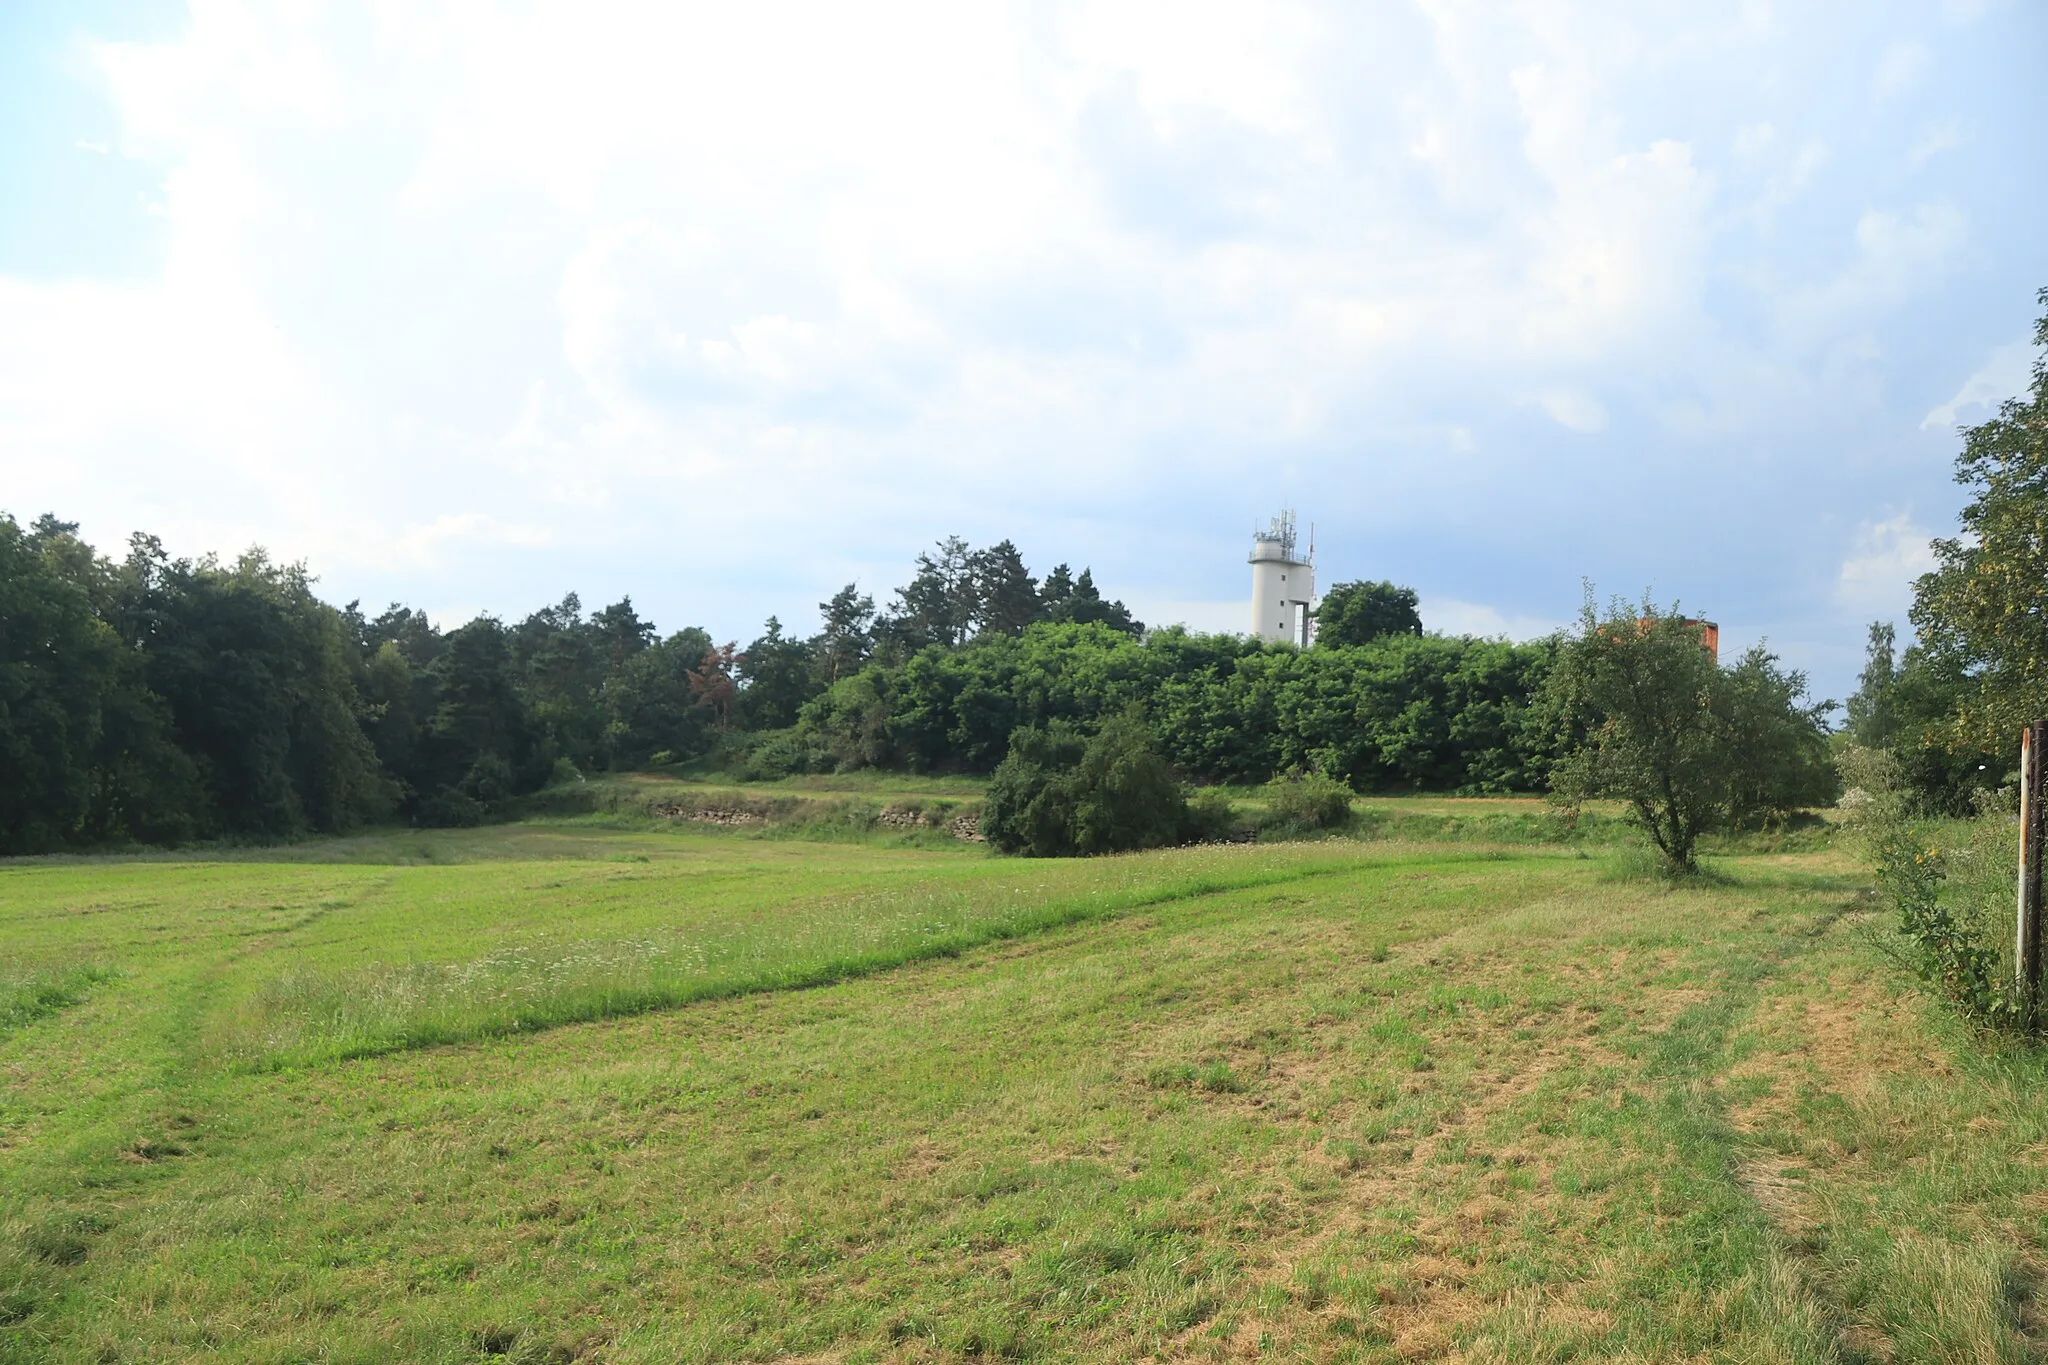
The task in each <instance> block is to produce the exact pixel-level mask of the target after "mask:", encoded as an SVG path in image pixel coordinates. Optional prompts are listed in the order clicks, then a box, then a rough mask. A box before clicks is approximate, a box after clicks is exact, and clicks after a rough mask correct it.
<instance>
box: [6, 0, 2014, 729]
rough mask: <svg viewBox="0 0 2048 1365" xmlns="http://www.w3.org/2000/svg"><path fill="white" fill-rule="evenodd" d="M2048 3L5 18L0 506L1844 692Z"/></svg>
mask: <svg viewBox="0 0 2048 1365" xmlns="http://www.w3.org/2000/svg"><path fill="white" fill-rule="evenodd" d="M2044 77H2048V8H2044V7H2042V6H2040V5H2038V4H2034V3H2021V2H2018V0H2015V2H2013V3H2003V4H2001V3H1998V0H1982V2H1981V3H1965V2H1964V0H1949V2H1948V3H1925V4H1894V3H1885V0H1855V3H1828V2H1827V0H1803V2H1802V3H1797V4H1790V3H1787V4H1772V3H1766V2H1765V0H1742V2H1739V3H1718V0H1685V2H1684V3H1661V2H1659V0H1625V2H1617V3H1561V2H1558V0H1519V2H1518V0H1485V2H1484V3H1482V2H1481V0H1469V2H1466V0H1415V2H1413V3H1400V2H1399V0H1386V3H1375V4H1371V5H1362V4H1358V3H1355V0H1353V2H1350V3H1330V4H1322V3H1292V2H1291V0H1260V2H1259V3H1255V4H1239V5H1223V4H1212V3H1205V2H1204V0H1170V2H1169V3H1135V2H1125V0H1114V2H1111V0H1072V2H1071V3H1067V2H1065V0H1037V2H1036V3H1027V4H1017V5H1006V4H997V3H974V2H973V0H940V2H939V3H930V4H926V3H901V2H900V0H869V3H865V4H861V5H847V4H843V3H822V4H795V3H780V2H779V0H750V3H748V4H744V5H734V4H729V3H723V4H704V5H695V4H687V3H660V4H645V5H629V4H613V3H605V2H604V0H565V2H562V3H557V0H518V2H517V3H505V4H494V3H490V0H445V2H443V0H362V2H361V3H354V4H345V3H320V2H319V0H275V3H257V2H256V0H189V2H188V3H178V2H177V0H128V2H126V3H123V2H122V0H63V3H58V2H57V0H7V3H6V4H0V510H4V511H7V512H11V513H12V514H14V515H15V516H16V517H18V518H21V519H24V520H25V519H27V518H29V517H32V516H34V515H37V514H39V513H42V512H45V511H49V512H54V513H56V514H58V515H59V516H60V517H63V518H65V519H67V520H72V521H77V522H79V523H81V527H82V533H83V534H84V535H85V536H86V537H87V538H88V539H90V540H92V541H94V542H95V543H96V544H99V545H100V546H101V547H102V548H103V549H106V550H109V551H112V552H116V553H118V552H119V551H120V549H121V547H122V544H123V542H124V541H125V539H126V537H127V536H128V534H129V533H130V532H132V531H137V530H145V531H149V532H152V533H154V534H157V535H159V536H161V537H162V538H163V540H164V542H165V544H166V546H167V547H168V548H169V549H170V550H171V551H172V552H173V553H174V554H179V555H194V556H196V555H198V554H201V553H204V552H206V551H209V550H215V551H220V552H222V553H223V554H230V555H231V554H233V553H235V552H237V551H239V550H241V549H242V548H244V547H246V546H249V545H252V544H262V545H264V546H266V547H268V548H269V550H270V551H271V552H272V554H273V555H275V556H276V557H279V558H281V559H287V560H303V561H305V562H306V563H307V565H308V566H309V567H310V569H311V571H312V572H313V573H314V574H315V575H317V577H318V579H319V583H320V589H319V590H320V591H321V592H322V594H323V595H325V596H327V597H328V598H329V599H330V600H333V601H336V602H344V601H347V600H350V599H361V600H362V601H363V602H364V603H365V604H366V605H368V606H370V607H371V608H373V609H376V608H381V606H382V605H383V604H385V603H387V602H391V601H403V602H405V603H407V604H409V605H414V606H419V607H423V608H425V609H426V610H427V611H428V612H429V613H430V614H431V615H433V616H434V617H435V619H436V620H437V621H440V622H442V623H443V624H455V623H458V622H460V621H461V620H465V619H467V618H468V617H470V616H471V615H474V614H475V613H477V612H491V613H494V614H497V615H499V616H502V617H505V618H507V619H516V618H517V617H520V616H523V615H525V614H526V613H527V612H529V611H531V610H534V609H535V608H537V607H540V606H542V605H544V604H546V603H548V602H552V601H555V600H557V599H559V598H560V597H561V596H562V595H563V594H564V593H565V592H567V591H571V590H574V591H576V592H578V593H579V594H580V595H581V597H582V600H583V602H584V604H585V605H586V606H589V607H595V606H597V605H599V604H602V603H605V602H610V601H614V600H616V599H617V598H618V597H620V596H622V595H626V594H630V595H631V596H632V599H633V601H634V603H635V605H636V606H637V607H639V608H640V610H641V612H642V614H643V615H644V616H647V617H649V618H651V619H652V620H654V621H655V622H656V623H657V624H658V625H660V626H661V627H662V628H663V629H664V630H670V629H675V628H678V627H681V626H684V625H693V624H694V625H702V626H704V627H706V628H707V629H709V630H711V631H712V632H713V634H714V635H716V636H718V637H720V638H728V637H731V638H737V639H739V640H740V641H741V642H742V643H744V642H745V641H746V640H747V639H749V638H751V637H752V636H754V635H756V634H758V633H759V631H760V627H761V624H762V622H763V620H764V619H765V618H766V617H767V616H768V615H770V614H771V613H773V614H775V615H778V616H779V617H780V618H781V619H782V621H783V622H784V623H785V624H786V625H788V626H790V627H791V628H792V629H796V630H803V631H808V630H811V629H814V628H815V625H816V620H817V611H816V604H817V603H819V602H820V601H822V600H823V599H825V598H826V597H828V596H830V595H831V594H832V593H833V592H834V591H835V590H836V589H837V588H839V587H840V586H841V585H842V584H844V583H847V582H849V581H857V582H859V583H860V584H861V586H862V587H863V589H865V590H867V591H869V592H872V593H873V594H874V595H875V596H876V597H877V598H878V599H886V598H887V597H888V595H889V592H890V590H891V589H893V588H894V587H895V586H897V585H899V584H901V583H903V582H905V581H906V580H907V578H908V577H909V572H910V567H911V561H912V559H913V557H914V556H915V555H916V553H917V552H918V551H919V550H920V549H922V548H925V547H927V546H929V545H930V544H931V543H932V542H933V541H935V540H937V539H938V538H939V537H941V536H945V535H949V534H958V535H961V536H963V537H965V538H966V539H968V540H969V541H970V542H973V543H975V544H978V545H979V544H987V543H991V542H994V541H996V540H999V539H1002V538H1005V537H1007V538H1009V539H1011V540H1013V541H1015V543H1016V544H1017V545H1018V547H1019V548H1020V549H1021V550H1022V551H1023V554H1024V556H1025V558H1026V560H1027V562H1029V563H1030V564H1031V565H1032V566H1033V567H1034V568H1035V569H1037V570H1038V571H1040V572H1043V571H1044V570H1045V569H1047V568H1050V567H1051V566H1052V565H1053V564H1054V563H1056V562H1061V561H1065V562H1068V563H1071V564H1072V565H1074V566H1075V567H1076V568H1077V569H1078V568H1079V567H1080V566H1082V565H1089V566H1092V568H1093V569H1094V572H1095V576H1096V579H1097V581H1098V582H1099V583H1101V584H1102V585H1103V587H1104V588H1105V589H1106V590H1107V591H1108V592H1109V593H1111V594H1112V595H1115V596H1120V597H1122V598H1124V599H1125V600H1126V601H1127V602H1129V603H1130V604H1131V605H1132V607H1133V608H1134V609H1135V610H1136V611H1137V612H1138V614H1139V615H1140V616H1141V617H1143V618H1144V619H1146V620H1148V621H1151V622H1155V623H1166V622H1172V621H1183V622H1185V623H1187V624H1189V625H1190V626H1193V627H1195V628H1198V629H1211V630H1243V629H1245V628H1246V621H1245V617H1246V615H1247V613H1248V600H1249V570H1248V569H1247V567H1246V563H1245V557H1246V554H1247V552H1248V550H1249V548H1250V532H1251V530H1252V528H1253V527H1254V525H1255V524H1260V523H1262V522H1263V521H1264V520H1265V519H1266V518H1268V517H1270V516H1272V515H1273V514H1275V513H1276V512H1278V511H1280V510H1281V509H1282V508H1283V507H1285V508H1291V509H1293V510H1295V511H1296V513H1297V514H1298V516H1299V518H1300V520H1301V522H1302V523H1303V524H1304V525H1307V524H1310V523H1312V524H1313V526H1314V529H1315V541H1316V551H1317V563H1318V572H1319V577H1320V579H1321V582H1322V584H1323V585H1324V586H1325V587H1327V586H1328V585H1329V584H1331V583H1334V582H1338V581H1342V580H1346V579H1355V578H1371V579H1380V578H1390V579H1393V580H1395V581H1396V582H1399V583H1403V584H1408V585H1412V586H1413V587H1415V588H1416V589H1417V590H1418V592H1419V593H1420V594H1421V599H1422V612H1423V617H1424V621H1425V623H1426V624H1427V625H1428V626H1430V627H1431V628H1433V629H1442V630H1448V631H1454V632H1474V633H1479V634H1487V635H1496V634H1505V635H1508V636H1511V637H1514V638H1526V637H1528V636H1532V635H1537V634H1541V633H1544V632H1546V631H1548V630H1550V629H1553V628H1555V627H1556V626H1558V625H1560V624H1563V623H1566V622H1568V621H1569V620H1571V619H1572V618H1573V617H1574V615H1575V613H1576V612H1577V610H1578V607H1579V604H1580V602H1581V600H1582V596H1583V592H1584V584H1586V583H1587V582H1589V581H1590V582H1591V583H1592V584H1594V585H1595V586H1596V588H1597V590H1598V591H1599V592H1600V594H1601V595H1602V596H1605V595H1608V594H1612V593H1622V594H1627V595H1630V596H1636V595H1640V594H1641V593H1643V592H1645V591H1648V592H1649V593H1651V594H1653V595H1654V597H1655V598H1656V600H1657V601H1659V602H1660V603H1663V604H1667V605H1668V604H1671V603H1673V602H1676V603H1678V604H1679V605H1681V606H1682V607H1683V608H1684V609H1685V610H1687V611H1688V612H1689V613H1693V614H1697V615H1700V616H1705V617H1708V618H1711V619H1714V620H1716V621H1718V622H1719V623H1720V624H1721V626H1722V634H1723V644H1724V654H1725V653H1726V651H1727V650H1728V649H1729V648H1730V647H1734V648H1740V647H1744V646H1747V645H1748V644H1751V643H1754V642H1756V641H1759V640H1764V641H1767V642H1768V643H1769V645H1770V647H1771V648H1773V649H1774V650H1776V651H1777V652H1778V653H1779V654H1781V655H1782V656H1783V657H1784V658H1785V659H1786V660H1787V661H1788V662H1790V663H1791V664H1792V665H1794V666H1797V667H1800V668H1804V669H1806V670H1808V671H1809V672H1810V673H1811V675H1812V678H1813V681H1814V686H1815V690H1816V691H1817V692H1818V693H1819V694H1821V695H1828V696H1835V697H1841V696H1844V695H1846V693H1847V692H1848V691H1849V690H1850V689H1851V688H1852V687H1853V685H1854V676H1855V673H1856V670H1857V667H1858V665H1859V662H1860V659H1861V654H1862V647H1863V638H1864V631H1865V627H1866V625H1867V623H1868V622H1870V621H1871V620H1873V619H1880V618H1883V619H1893V620H1898V621H1900V623H1901V625H1902V626H1903V624H1904V623H1903V616H1904V609H1905V607H1906V604H1907V603H1908V602H1909V600H1910V584H1911V581H1912V579H1913V577H1914V576H1915V575H1916V574H1917V573H1919V572H1922V571H1924V570H1925V569H1926V568H1927V567H1928V565H1929V563H1930V558H1929V552H1928V548H1927V541H1928V538H1929V537H1930V536H1935V535H1942V534H1948V533H1950V532H1951V531H1952V530H1953V527H1954V524H1955V513H1956V510H1957V508H1958V506H1959V505H1960V501H1961V492H1960V490H1959V489H1958V488H1957V487H1956V486H1955V484H1954V483H1953V479H1952V470H1953V460H1954V456H1955V453H1956V451H1957V449H1958V447H1959V441H1958V438H1957V435H1956V429H1957V427H1958V426H1959V425H1967V424H1969V423H1973V422H1978V421H1982V420H1984V418H1986V417H1987V416H1989V415H1990V414H1991V413H1992V412H1993V411H1994V410H1995V408H1996V405H1997V403H1998V402H1999V401H2000V400H2001V399H2004V398H2007V397H2011V396H2013V395H2016V394H2018V393H2020V392H2022V391H2023V390H2024V389H2025V388H2026V386H2027V384H2028V378H2029V373H2030V368H2031V366H2032V364H2033V362H2034V352H2033V351H2032V349H2031V347H2030V345H2029V337H2030V335H2031V331H2032V323H2033V320H2034V318H2035V317H2036V316H2037V314H2038V313H2039V311H2040V308H2039V305H2038V304H2037V302H2036V299H2035V293H2036V291H2037V290H2038V289H2039V288H2041V287H2042V286H2044V285H2048V230H2044V228H2043V226H2042V225H2043V223H2044V222H2048V175H2044V172H2048V139H2044V138H2043V137H2042V135H2041V134H2042V131H2043V130H2044V129H2048V80H2044V79H2043V78H2044Z"/></svg>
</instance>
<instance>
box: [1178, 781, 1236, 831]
mask: <svg viewBox="0 0 2048 1365" xmlns="http://www.w3.org/2000/svg"><path fill="white" fill-rule="evenodd" d="M1244 831H1245V822H1244V821H1242V820H1240V819H1239V818H1238V815H1237V811H1236V810H1235V809H1233V808H1232V807H1231V804H1230V795H1229V793H1228V792H1225V791H1224V790H1223V789H1222V788H1221V787H1204V788H1203V789H1202V790H1201V791H1199V792H1196V793H1195V794H1194V795H1193V796H1191V797H1189V798H1188V813H1187V818H1186V820H1185V821H1183V823H1182V825H1181V832H1180V837H1181V842H1182V843H1185V844H1221V843H1231V842H1235V841H1236V840H1237V839H1238V837H1239V836H1240V835H1242V834H1243V833H1244Z"/></svg>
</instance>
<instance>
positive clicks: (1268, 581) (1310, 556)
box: [1251, 512, 1316, 648]
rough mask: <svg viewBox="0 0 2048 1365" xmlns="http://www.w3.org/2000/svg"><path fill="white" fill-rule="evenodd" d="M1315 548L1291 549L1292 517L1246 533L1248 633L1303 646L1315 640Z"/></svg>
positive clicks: (1281, 517)
mask: <svg viewBox="0 0 2048 1365" xmlns="http://www.w3.org/2000/svg"><path fill="white" fill-rule="evenodd" d="M1315 559H1316V549H1315V541H1314V538H1313V537H1311V538H1310V541H1309V548H1308V553H1307V554H1306V555H1300V554H1297V553H1296V552H1295V548H1294V513H1292V512H1282V513H1281V514H1280V515H1279V516H1277V517H1275V518H1273V520H1272V521H1271V522H1270V523H1269V524H1268V525H1267V527H1266V529H1265V530H1263V531H1254V532H1252V558H1251V564H1252V634H1253V635H1255V636H1257V637H1258V638H1259V639H1261V640H1271V641H1282V640H1284V641H1286V642H1287V643H1289V644H1292V645H1298V646H1301V647H1303V648H1306V647H1307V645H1308V643H1309V641H1311V640H1313V639H1314V638H1315V624H1314V618H1312V617H1311V616H1310V615H1309V612H1310V611H1311V610H1313V608H1314V605H1315V600H1316V564H1315Z"/></svg>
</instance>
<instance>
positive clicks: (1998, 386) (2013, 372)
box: [1920, 337, 2034, 431]
mask: <svg viewBox="0 0 2048 1365" xmlns="http://www.w3.org/2000/svg"><path fill="white" fill-rule="evenodd" d="M2033 378H2034V339H2033V338H2032V337H2021V338H2020V339H2019V340H2017V341H2011V342H2007V343H2006V344H2005V345H2003V346H2000V347H1998V348H1997V349H1996V350H1994V351H1993V352H1991V354H1990V355H1988V356H1986V357H1985V358H1984V363H1983V364H1982V365H1979V366H1978V367H1977V370H1976V372H1975V373H1974V374H1972V375H1971V376H1970V377H1969V378H1968V379H1965V380H1964V381H1963V386H1962V387H1961V388H1959V389H1957V390H1956V392H1955V396H1954V397H1953V398H1951V399H1949V400H1948V401H1947V402H1946V403H1943V404H1942V405H1941V406H1940V407H1938V408H1934V409H1933V410H1931V411H1930V412H1929V413H1928V414H1927V416H1926V417H1925V418H1924V419H1923V420H1922V421H1921V423H1920V428H1921V430H1923V431H1925V430H1929V429H1932V428H1944V429H1945V428H1948V427H1953V426H1955V425H1956V424H1957V423H1958V422H1959V421H1961V420H1962V414H1964V413H1973V414H1978V415H1985V416H1988V415H1989V413H1990V412H1991V411H1992V410H1993V409H1995V408H1997V406H1998V405H1999V404H2000V403H2002V402H2004V401H2005V400H2006V399H2008V398H2017V397H2019V396H2020V395H2021V394H2024V393H2025V392H2026V391H2027V388H2028V386H2029V385H2030V384H2031V383H2032V382H2033Z"/></svg>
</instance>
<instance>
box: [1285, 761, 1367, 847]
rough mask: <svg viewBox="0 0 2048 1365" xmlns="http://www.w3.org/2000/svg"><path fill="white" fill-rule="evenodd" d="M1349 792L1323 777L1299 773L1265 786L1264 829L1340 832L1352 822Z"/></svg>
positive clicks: (1347, 787) (1287, 831)
mask: <svg viewBox="0 0 2048 1365" xmlns="http://www.w3.org/2000/svg"><path fill="white" fill-rule="evenodd" d="M1351 797H1352V791H1351V788H1350V787H1349V786H1348V785H1346V784H1345V783H1342V782H1339V781H1338V780H1337V779H1336V778H1334V777H1330V776H1327V775H1325V774H1323V773H1314V772H1311V773H1304V772H1301V771H1299V770H1296V771H1294V772H1290V773H1287V774H1284V775H1283V776H1280V777H1276V778H1274V779H1273V780H1272V781H1271V782H1268V783H1267V784H1266V823H1265V827H1266V828H1267V829H1271V830H1275V831H1278V832H1281V833H1285V834H1311V833H1315V832H1316V831H1319V830H1326V829H1341V828H1342V827H1343V826H1345V825H1347V824H1349V823H1350V821H1351Z"/></svg>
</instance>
